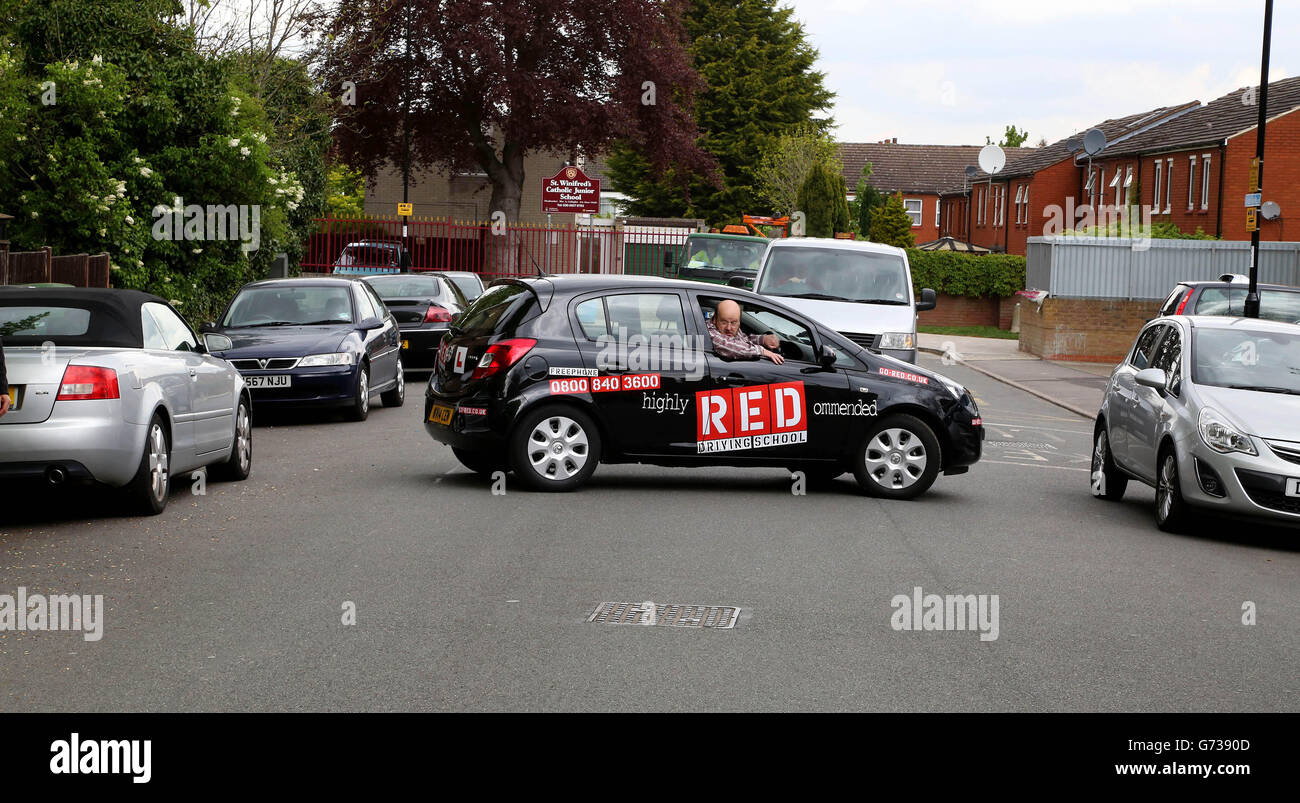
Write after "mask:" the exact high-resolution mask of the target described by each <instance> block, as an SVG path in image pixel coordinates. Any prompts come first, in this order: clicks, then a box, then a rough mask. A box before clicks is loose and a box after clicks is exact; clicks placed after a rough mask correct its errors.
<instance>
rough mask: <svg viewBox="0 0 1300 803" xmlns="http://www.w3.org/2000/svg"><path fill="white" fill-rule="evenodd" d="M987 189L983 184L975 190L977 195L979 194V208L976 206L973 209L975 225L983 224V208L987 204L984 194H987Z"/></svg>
mask: <svg viewBox="0 0 1300 803" xmlns="http://www.w3.org/2000/svg"><path fill="white" fill-rule="evenodd" d="M987 189H988V187H987V186H983V187H980V188H979V189H978V190H977V193H978V195H979V208H977V209H976V210H975V225H976V226H983V225H984V210H985V208H986V207H987V206H988V204H987V198H986V196H987V194H988V193H987Z"/></svg>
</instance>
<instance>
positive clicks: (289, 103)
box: [0, 0, 329, 320]
mask: <svg viewBox="0 0 1300 803" xmlns="http://www.w3.org/2000/svg"><path fill="white" fill-rule="evenodd" d="M178 10H179V5H178V4H177V3H175V2H173V1H172V0H96V2H89V3H88V2H82V0H45V2H41V3H34V2H33V3H23V4H20V5H17V6H12V5H11V6H10V7H9V9H8V10H6V12H5V13H3V14H0V134H2V135H4V136H5V139H6V145H5V147H3V148H0V198H4V199H6V200H8V201H9V202H10V203H16V207H15V208H13V209H12V210H6V211H10V212H11V213H12V214H14V215H15V218H16V219H15V221H14V222H13V225H11V227H10V230H9V231H10V238H11V240H13V241H14V243H15V248H19V249H30V248H37V247H40V246H42V245H49V246H51V247H52V248H53V249H54V250H55V252H56V253H77V252H90V253H96V252H100V251H107V252H108V253H109V255H110V262H111V264H112V266H113V269H114V273H113V283H114V285H115V286H118V287H132V288H139V289H144V290H148V291H151V292H154V293H157V294H158V295H161V296H163V297H164V298H167V299H170V300H172V301H173V302H174V303H176V304H177V305H179V306H180V308H181V310H182V311H183V312H185V313H186V314H187V316H188V317H190V319H191V320H202V319H203V318H205V317H207V316H210V315H211V314H212V313H213V312H214V311H215V310H217V309H219V308H220V307H221V306H223V305H224V304H225V303H226V301H228V300H229V298H230V296H231V295H232V294H233V292H234V291H235V290H236V289H237V288H238V287H239V286H240V285H242V284H243V283H245V282H247V281H249V280H251V279H254V278H258V277H259V276H261V275H264V274H265V272H266V269H267V267H268V266H269V264H270V262H271V260H272V259H273V258H274V254H275V252H276V251H279V250H287V251H289V252H290V253H291V254H292V253H294V252H295V250H296V249H298V248H300V247H301V243H302V242H303V240H304V239H305V234H306V232H307V231H308V229H309V228H310V226H311V218H312V216H313V215H314V214H316V213H317V210H318V208H319V206H320V202H321V201H323V190H324V178H323V172H324V170H323V156H324V148H325V146H326V144H327V142H328V119H329V118H328V116H325V117H321V116H320V115H319V114H317V113H315V111H314V108H313V99H314V98H316V96H317V95H318V93H316V90H315V89H314V88H313V87H312V85H311V84H310V82H308V81H307V76H306V72H305V70H304V69H303V68H302V67H301V66H300V65H297V66H294V65H292V64H287V66H286V69H284V70H283V71H282V72H281V73H280V75H279V81H280V84H279V85H280V88H281V89H283V90H285V91H283V92H281V93H279V94H278V95H277V96H276V97H274V98H271V97H268V98H267V100H266V101H265V102H263V101H262V100H260V99H259V98H258V97H256V96H255V95H254V94H252V93H251V91H250V87H251V86H252V82H251V81H250V80H249V78H248V75H247V71H246V70H243V69H241V65H240V63H239V61H238V59H237V58H221V59H218V58H213V57H210V56H208V55H206V54H204V53H202V52H200V51H199V50H198V49H197V48H196V47H195V45H194V41H193V36H192V34H191V32H189V31H187V30H186V29H184V28H182V27H180V25H179V24H178V22H179V17H178V16H177V12H178ZM15 42H21V44H22V46H21V47H18V46H16V45H15V44H13V43H15ZM273 80H274V79H272V81H273ZM315 173H319V174H320V176H319V178H316V177H315V175H314V174H315ZM309 187H311V188H316V187H318V191H317V193H316V195H315V197H314V199H310V200H309V199H308V197H307V191H308V188H309ZM191 205H198V206H200V207H203V208H204V209H205V211H206V209H207V207H209V206H212V207H221V208H223V209H230V208H231V207H235V208H239V207H242V208H243V209H245V210H248V211H247V212H246V213H245V214H244V215H242V218H243V223H244V224H246V226H247V228H245V227H244V226H242V225H241V226H240V227H239V229H238V230H237V231H234V232H232V231H230V230H229V229H228V228H227V229H226V231H225V232H224V234H225V235H226V237H225V239H219V238H214V237H213V235H214V234H216V233H217V232H215V231H213V229H214V228H216V226H215V225H213V224H210V223H208V222H207V220H206V219H203V220H196V221H195V222H194V223H193V224H192V225H186V224H187V223H188V220H187V219H186V218H185V216H184V210H185V207H187V206H191ZM253 210H256V215H254V213H253ZM177 211H179V212H181V213H182V225H179V226H172V227H171V231H168V230H167V226H166V224H167V223H170V222H173V221H175V220H176V218H175V215H174V213H175V212H177ZM204 218H206V215H205V216H204ZM227 220H228V218H225V216H224V215H222V221H221V222H226V221H227ZM214 223H216V221H214ZM194 235H197V236H194ZM253 246H256V249H254V248H253Z"/></svg>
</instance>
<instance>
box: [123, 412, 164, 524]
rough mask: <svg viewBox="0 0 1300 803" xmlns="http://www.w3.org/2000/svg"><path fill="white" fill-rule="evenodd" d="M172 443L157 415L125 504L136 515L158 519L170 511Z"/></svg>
mask: <svg viewBox="0 0 1300 803" xmlns="http://www.w3.org/2000/svg"><path fill="white" fill-rule="evenodd" d="M171 453H172V450H171V443H170V442H169V441H168V439H167V428H166V427H165V426H163V421H162V417H161V416H159V415H157V414H156V413H155V414H154V417H153V418H152V419H150V420H149V429H148V431H147V432H146V434H145V438H144V453H143V454H142V455H140V465H139V466H138V467H137V468H136V470H135V476H134V477H132V478H131V481H130V482H129V483H127V486H126V489H125V497H126V502H127V504H128V505H129V506H130V508H131V511H132V512H133V513H138V514H143V515H146V516H156V515H158V514H159V513H161V512H163V510H165V509H166V508H167V495H168V493H170V492H171Z"/></svg>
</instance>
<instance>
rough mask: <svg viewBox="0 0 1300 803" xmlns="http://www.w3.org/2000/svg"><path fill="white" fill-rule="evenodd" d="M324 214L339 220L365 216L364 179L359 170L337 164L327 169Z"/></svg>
mask: <svg viewBox="0 0 1300 803" xmlns="http://www.w3.org/2000/svg"><path fill="white" fill-rule="evenodd" d="M328 180H329V183H328V188H327V190H326V197H325V215H326V216H327V217H331V218H336V219H340V220H355V219H357V218H362V217H365V206H366V179H365V176H363V175H362V174H361V171H360V170H355V169H353V168H350V167H348V166H347V165H342V164H337V165H334V166H333V167H331V168H330V169H329V175H328Z"/></svg>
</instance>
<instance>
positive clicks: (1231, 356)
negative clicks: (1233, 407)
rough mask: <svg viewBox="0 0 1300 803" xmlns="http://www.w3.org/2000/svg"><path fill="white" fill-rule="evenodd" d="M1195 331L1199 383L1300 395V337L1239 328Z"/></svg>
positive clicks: (1195, 378)
mask: <svg viewBox="0 0 1300 803" xmlns="http://www.w3.org/2000/svg"><path fill="white" fill-rule="evenodd" d="M1193 331H1194V335H1193V338H1192V344H1193V345H1192V381H1193V382H1195V383H1196V384H1198V385H1213V386H1215V387H1222V388H1238V389H1242V390H1259V391H1264V392H1273V393H1293V394H1298V395H1300V334H1294V335H1293V334H1290V333H1287V332H1269V331H1263V330H1253V329H1238V328H1236V327H1233V328H1230V329H1209V328H1197V329H1195V330H1193Z"/></svg>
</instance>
